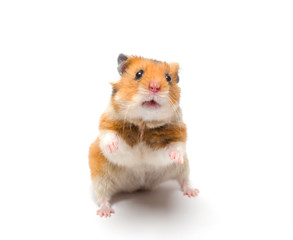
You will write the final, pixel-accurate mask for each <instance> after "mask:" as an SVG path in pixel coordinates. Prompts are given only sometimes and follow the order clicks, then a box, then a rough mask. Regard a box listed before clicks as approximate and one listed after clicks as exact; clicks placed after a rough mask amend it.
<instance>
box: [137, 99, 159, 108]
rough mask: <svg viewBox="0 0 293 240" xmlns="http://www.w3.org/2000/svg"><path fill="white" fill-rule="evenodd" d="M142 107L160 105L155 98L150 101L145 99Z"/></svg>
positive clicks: (157, 106) (156, 106)
mask: <svg viewBox="0 0 293 240" xmlns="http://www.w3.org/2000/svg"><path fill="white" fill-rule="evenodd" d="M141 105H142V106H143V107H147V108H152V109H155V108H159V107H160V106H161V105H160V104H158V103H157V102H156V101H155V100H151V101H145V102H143V103H142V104H141Z"/></svg>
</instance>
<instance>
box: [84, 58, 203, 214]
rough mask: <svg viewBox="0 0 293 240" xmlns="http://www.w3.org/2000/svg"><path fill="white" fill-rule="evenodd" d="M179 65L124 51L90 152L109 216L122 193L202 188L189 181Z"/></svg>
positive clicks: (103, 208)
mask: <svg viewBox="0 0 293 240" xmlns="http://www.w3.org/2000/svg"><path fill="white" fill-rule="evenodd" d="M178 70H179V65H178V64H177V63H169V64H168V63H166V62H162V61H157V60H152V59H146V58H143V57H138V56H128V55H125V54H120V55H119V57H118V72H119V74H120V76H121V78H120V80H119V81H118V82H115V83H111V84H112V96H111V99H110V102H109V104H108V107H107V108H106V110H105V112H104V113H103V114H102V116H101V118H100V123H99V136H98V137H97V139H96V140H95V141H94V142H93V143H92V144H91V146H90V150H89V166H90V171H91V179H92V184H93V187H94V192H95V195H96V199H97V202H98V204H99V207H100V209H98V210H97V214H98V215H99V216H101V217H103V216H104V217H109V216H111V214H112V213H114V210H113V209H112V207H111V204H110V200H111V197H112V196H113V195H114V194H116V193H118V192H133V191H136V190H140V189H152V188H153V187H155V186H156V185H158V184H160V183H162V182H164V181H167V180H170V179H174V180H177V181H178V183H179V185H180V187H181V190H182V192H183V194H184V195H187V196H189V197H195V196H197V195H198V193H199V191H198V189H196V188H192V187H191V186H190V184H189V164H188V158H187V154H186V150H185V146H186V138H187V133H186V126H185V124H184V123H183V121H182V112H181V108H180V106H179V100H180V88H179V86H178V82H179V76H178Z"/></svg>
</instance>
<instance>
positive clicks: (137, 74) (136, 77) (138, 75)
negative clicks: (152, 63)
mask: <svg viewBox="0 0 293 240" xmlns="http://www.w3.org/2000/svg"><path fill="white" fill-rule="evenodd" d="M142 75H143V70H139V71H138V72H137V73H136V75H135V79H136V80H138V79H140V78H141V77H142Z"/></svg>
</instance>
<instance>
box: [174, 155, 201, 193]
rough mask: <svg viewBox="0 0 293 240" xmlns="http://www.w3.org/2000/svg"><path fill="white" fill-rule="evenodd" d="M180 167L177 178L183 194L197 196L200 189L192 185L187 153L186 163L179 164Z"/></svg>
mask: <svg viewBox="0 0 293 240" xmlns="http://www.w3.org/2000/svg"><path fill="white" fill-rule="evenodd" d="M179 169H180V170H179V171H178V174H177V177H176V180H177V181H178V183H179V185H180V188H181V191H182V192H183V195H184V196H188V197H196V196H197V195H198V194H199V190H198V189H197V188H194V187H192V186H191V184H190V182H189V163H188V159H187V156H186V155H185V156H184V163H183V164H182V165H180V166H179Z"/></svg>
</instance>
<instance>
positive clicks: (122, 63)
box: [117, 53, 128, 76]
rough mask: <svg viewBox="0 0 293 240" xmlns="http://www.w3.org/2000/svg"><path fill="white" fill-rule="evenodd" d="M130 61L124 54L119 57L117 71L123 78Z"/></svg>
mask: <svg viewBox="0 0 293 240" xmlns="http://www.w3.org/2000/svg"><path fill="white" fill-rule="evenodd" d="M127 59H128V56H127V55H125V54H123V53H120V54H119V56H118V59H117V62H118V67H117V70H118V72H119V74H120V75H121V76H122V75H123V73H124V72H125V70H126V67H127V64H126V61H127Z"/></svg>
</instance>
